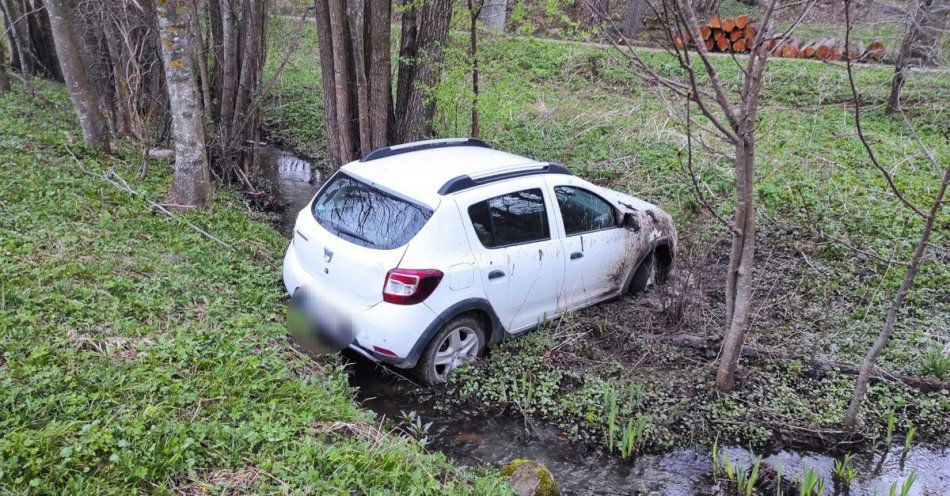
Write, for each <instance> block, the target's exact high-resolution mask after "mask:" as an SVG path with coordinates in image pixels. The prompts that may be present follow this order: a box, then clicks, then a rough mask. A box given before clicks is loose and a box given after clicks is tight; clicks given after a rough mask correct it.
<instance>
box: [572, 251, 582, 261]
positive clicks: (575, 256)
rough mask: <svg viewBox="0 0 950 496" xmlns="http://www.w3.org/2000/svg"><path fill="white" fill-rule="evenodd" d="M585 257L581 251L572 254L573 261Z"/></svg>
mask: <svg viewBox="0 0 950 496" xmlns="http://www.w3.org/2000/svg"><path fill="white" fill-rule="evenodd" d="M583 256H584V254H583V253H581V252H579V251H575V252H574V253H571V260H577V259H578V258H581V257H583Z"/></svg>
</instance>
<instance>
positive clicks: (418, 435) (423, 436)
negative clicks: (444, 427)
mask: <svg viewBox="0 0 950 496" xmlns="http://www.w3.org/2000/svg"><path fill="white" fill-rule="evenodd" d="M399 414H400V420H402V422H403V430H404V431H405V432H406V434H408V435H409V436H410V437H412V438H413V439H414V440H415V441H416V442H417V443H419V446H422V447H423V448H425V447H426V445H428V444H429V428H430V427H432V422H426V423H424V424H423V423H422V417H420V416H419V414H418V413H416V411H415V410H412V411H409V412H404V411H400V412H399Z"/></svg>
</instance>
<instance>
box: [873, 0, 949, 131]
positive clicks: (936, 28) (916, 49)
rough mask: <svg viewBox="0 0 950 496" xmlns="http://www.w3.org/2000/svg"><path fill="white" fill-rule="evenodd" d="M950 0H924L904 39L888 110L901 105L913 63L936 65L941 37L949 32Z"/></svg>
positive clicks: (909, 24)
mask: <svg viewBox="0 0 950 496" xmlns="http://www.w3.org/2000/svg"><path fill="white" fill-rule="evenodd" d="M948 15H950V2H947V1H946V0H921V1H920V3H919V4H918V5H917V8H916V10H915V11H914V14H913V16H912V17H911V19H910V21H909V22H908V24H907V31H906V33H905V34H904V40H903V41H902V42H901V48H900V52H898V55H897V61H896V63H895V67H894V76H893V78H892V79H891V94H890V97H889V98H888V100H887V113H893V112H896V111H897V109H898V108H899V107H900V94H901V90H902V89H903V87H904V82H905V81H906V79H907V73H908V72H909V71H910V68H911V66H913V65H915V64H916V65H921V64H935V63H936V62H937V60H938V59H939V51H940V40H941V37H942V36H943V35H944V31H946V26H947V17H948Z"/></svg>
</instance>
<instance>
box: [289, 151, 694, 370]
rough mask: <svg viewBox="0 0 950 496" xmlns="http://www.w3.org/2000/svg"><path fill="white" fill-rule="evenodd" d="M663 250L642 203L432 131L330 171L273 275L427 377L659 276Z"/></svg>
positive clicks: (363, 341) (662, 229)
mask: <svg viewBox="0 0 950 496" xmlns="http://www.w3.org/2000/svg"><path fill="white" fill-rule="evenodd" d="M675 246H676V233H675V230H674V228H673V222H672V220H671V218H670V216H669V215H668V214H666V213H665V212H663V211H662V210H660V209H659V208H657V207H656V206H654V205H651V204H650V203H647V202H645V201H643V200H640V199H637V198H635V197H633V196H630V195H626V194H623V193H618V192H616V191H612V190H609V189H606V188H602V187H599V186H596V185H594V184H591V183H589V182H587V181H584V180H583V179H580V178H577V177H574V176H572V175H571V174H570V172H569V171H568V170H567V169H566V168H565V167H563V166H561V165H558V164H554V163H547V162H538V161H535V160H532V159H529V158H525V157H521V156H518V155H513V154H510V153H505V152H502V151H497V150H494V149H492V148H490V147H489V146H488V145H486V144H485V143H484V142H482V141H479V140H476V139H470V138H458V139H445V140H431V141H422V142H416V143H408V144H405V145H399V146H392V147H389V148H383V149H380V150H376V151H374V152H372V153H370V154H368V155H367V156H365V157H363V158H362V159H361V160H359V161H354V162H351V163H349V164H346V165H344V166H343V167H341V168H340V170H339V171H338V172H337V173H336V174H334V175H333V176H332V177H331V178H330V179H329V180H328V181H327V182H326V184H324V185H323V186H322V187H321V188H320V191H319V192H318V193H317V194H316V196H315V197H314V200H313V201H312V202H311V203H310V204H309V205H308V206H307V207H306V208H304V209H303V210H301V212H300V214H299V215H298V217H297V222H296V225H295V229H294V237H293V240H292V242H291V244H290V247H289V248H288V249H287V254H286V256H285V258H284V284H285V286H286V287H287V291H288V292H289V293H290V294H292V295H293V294H294V293H295V292H296V291H297V290H298V289H300V288H307V292H306V293H307V294H308V295H314V297H316V298H319V299H320V300H321V301H322V303H323V305H322V307H321V308H326V309H333V311H334V312H341V313H343V314H346V315H347V316H348V324H347V325H348V327H350V328H351V331H348V332H351V333H352V334H349V336H351V338H353V340H352V342H350V344H349V347H350V348H352V349H354V350H356V351H358V352H360V353H361V354H363V355H365V356H367V357H369V358H371V359H373V360H377V361H380V362H386V363H390V364H393V365H395V366H396V367H400V368H405V369H409V368H414V369H415V373H416V375H417V376H418V377H419V378H420V379H421V380H422V381H423V382H425V383H427V384H433V383H439V382H443V381H445V379H446V377H447V376H448V374H449V373H450V372H451V371H452V370H453V369H454V368H455V367H457V366H459V365H461V364H464V363H467V362H469V361H471V360H472V359H473V358H474V357H476V356H477V355H478V354H479V353H481V352H482V351H483V350H484V349H485V347H486V346H487V345H489V344H494V343H498V342H500V341H502V340H503V339H505V338H507V337H509V336H512V335H515V334H520V333H522V332H525V331H528V330H530V329H532V328H534V327H537V326H538V324H539V323H540V322H542V321H544V320H545V319H551V318H553V317H556V316H558V315H560V314H563V313H564V312H569V311H571V310H575V309H578V308H581V307H585V306H588V305H592V304H594V303H597V302H600V301H603V300H607V299H610V298H614V297H616V296H618V295H622V294H624V293H626V292H628V291H631V292H639V291H642V290H644V289H645V288H646V287H647V286H648V285H650V284H651V283H652V282H653V281H657V282H663V281H664V280H665V279H666V277H667V274H669V271H670V269H671V267H672V263H673V253H674V249H675ZM302 294H303V293H302ZM334 322H336V320H334ZM325 331H326V330H325V329H324V330H315V331H313V332H325ZM330 331H332V329H331V330H330ZM347 339H350V338H347ZM347 342H349V341H347ZM343 346H345V344H341V345H340V347H341V348H342V347H343Z"/></svg>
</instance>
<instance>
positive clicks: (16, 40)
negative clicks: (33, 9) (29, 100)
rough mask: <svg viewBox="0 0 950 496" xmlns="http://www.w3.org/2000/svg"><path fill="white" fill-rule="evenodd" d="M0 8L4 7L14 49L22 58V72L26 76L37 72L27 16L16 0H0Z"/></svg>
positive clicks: (4, 15) (4, 14)
mask: <svg viewBox="0 0 950 496" xmlns="http://www.w3.org/2000/svg"><path fill="white" fill-rule="evenodd" d="M59 1H62V0H59ZM0 8H2V9H3V17H4V19H5V20H6V23H7V31H8V33H9V35H8V36H9V37H11V38H12V39H13V42H12V43H11V45H12V46H13V49H12V51H14V52H16V53H17V54H18V55H19V58H20V72H21V73H22V74H23V75H24V76H25V77H29V76H32V75H34V74H36V69H35V68H34V65H35V64H34V62H35V60H36V56H35V55H34V54H33V48H32V46H33V45H32V43H31V42H30V36H29V32H28V29H29V25H28V21H27V19H26V17H25V16H24V15H23V13H21V12H20V9H19V6H18V5H17V2H16V0H0Z"/></svg>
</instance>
